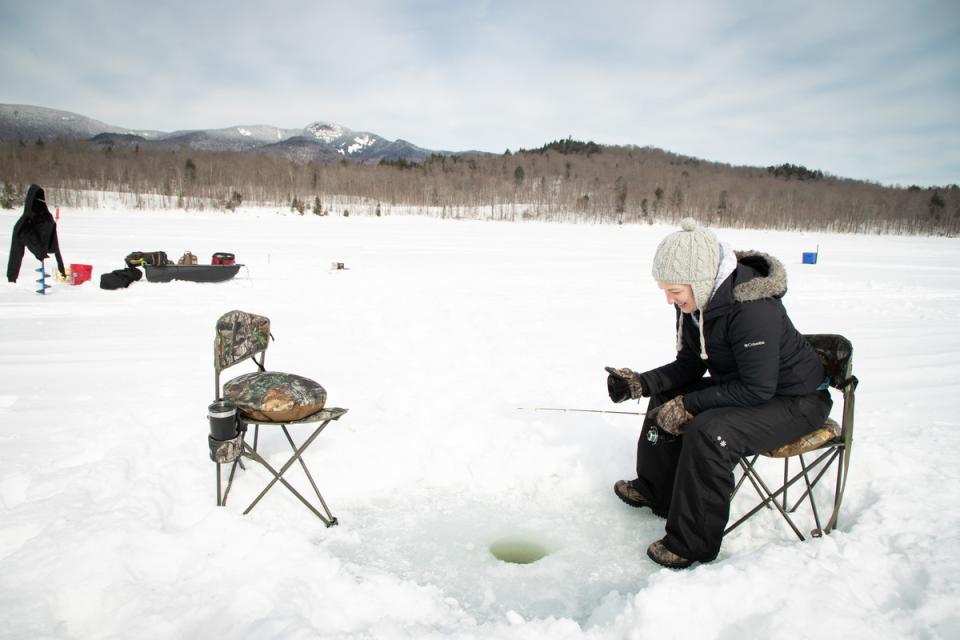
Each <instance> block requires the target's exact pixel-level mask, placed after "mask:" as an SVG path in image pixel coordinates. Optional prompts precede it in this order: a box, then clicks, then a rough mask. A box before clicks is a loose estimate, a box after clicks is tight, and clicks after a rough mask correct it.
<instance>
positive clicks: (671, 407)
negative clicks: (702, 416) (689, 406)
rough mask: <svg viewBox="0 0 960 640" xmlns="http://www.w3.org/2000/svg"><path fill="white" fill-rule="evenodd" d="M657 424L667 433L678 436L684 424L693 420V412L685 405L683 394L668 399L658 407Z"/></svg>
mask: <svg viewBox="0 0 960 640" xmlns="http://www.w3.org/2000/svg"><path fill="white" fill-rule="evenodd" d="M656 413H657V426H658V427H660V428H661V429H663V430H664V431H666V432H667V433H669V434H671V435H674V436H678V435H680V433H681V432H682V430H683V426H684V425H685V424H687V423H688V422H690V421H691V420H693V414H692V413H690V412H689V411H687V410H686V409H685V408H684V407H683V396H682V395H680V396H677V397H676V398H674V399H672V400H668V401H667V402H665V403H663V404H662V405H660V406H659V407H657V408H656Z"/></svg>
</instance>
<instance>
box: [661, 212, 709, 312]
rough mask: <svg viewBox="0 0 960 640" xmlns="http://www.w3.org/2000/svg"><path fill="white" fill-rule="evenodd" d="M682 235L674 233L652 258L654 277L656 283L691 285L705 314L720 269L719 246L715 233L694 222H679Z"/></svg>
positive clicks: (692, 220) (677, 232)
mask: <svg viewBox="0 0 960 640" xmlns="http://www.w3.org/2000/svg"><path fill="white" fill-rule="evenodd" d="M680 229H681V230H680V231H675V232H674V233H671V234H670V235H668V236H667V237H666V238H664V239H663V241H662V242H661V243H660V246H658V247H657V253H656V254H655V255H654V256H653V269H652V271H653V277H654V279H655V280H656V281H657V282H666V283H670V284H688V285H690V286H691V287H692V288H693V300H694V302H695V303H696V304H697V308H698V309H700V310H701V311H703V310H704V309H705V308H706V306H707V303H708V302H709V301H710V296H711V295H712V294H713V285H714V282H715V281H716V279H717V269H718V268H720V243H719V242H718V241H717V237H716V236H715V235H714V234H713V231H711V230H710V229H707V228H706V227H701V226H699V225H697V221H696V220H694V219H693V218H684V219H683V220H681V221H680Z"/></svg>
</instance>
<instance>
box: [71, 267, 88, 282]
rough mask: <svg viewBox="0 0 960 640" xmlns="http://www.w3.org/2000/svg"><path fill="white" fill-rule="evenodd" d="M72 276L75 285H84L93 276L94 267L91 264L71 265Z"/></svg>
mask: <svg viewBox="0 0 960 640" xmlns="http://www.w3.org/2000/svg"><path fill="white" fill-rule="evenodd" d="M70 274H71V275H70V277H71V279H72V280H73V284H83V283H84V282H86V281H87V280H89V279H90V278H91V277H92V276H93V267H92V266H91V265H89V264H71V265H70Z"/></svg>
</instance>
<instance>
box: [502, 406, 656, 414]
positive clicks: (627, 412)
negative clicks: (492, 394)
mask: <svg viewBox="0 0 960 640" xmlns="http://www.w3.org/2000/svg"><path fill="white" fill-rule="evenodd" d="M517 411H575V412H578V413H618V414H620V415H624V416H643V415H646V414H645V413H643V412H640V411H604V410H602V409H561V408H558V407H517Z"/></svg>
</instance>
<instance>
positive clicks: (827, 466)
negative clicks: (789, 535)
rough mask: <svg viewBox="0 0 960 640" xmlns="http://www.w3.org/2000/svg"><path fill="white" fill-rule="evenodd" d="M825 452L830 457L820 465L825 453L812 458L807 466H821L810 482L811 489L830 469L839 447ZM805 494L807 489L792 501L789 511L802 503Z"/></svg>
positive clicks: (813, 467) (812, 467) (792, 510)
mask: <svg viewBox="0 0 960 640" xmlns="http://www.w3.org/2000/svg"><path fill="white" fill-rule="evenodd" d="M827 453H828V454H829V456H830V458H829V459H828V460H827V461H826V462H824V463H823V464H822V465H820V463H821V462H822V461H823V460H824V458H825V457H826V456H825V455H821V456H820V457H818V458H817V459H816V460H814V461H813V463H812V464H811V465H810V466H809V467H808V469H815V468H817V466H818V465H820V466H821V467H822V468H821V469H820V471H819V472H817V475H816V477H815V478H814V479H813V482H811V483H810V488H811V489H812V488H813V487H816V486H817V485H818V484H819V483H820V480H821V479H822V478H823V476H824V475H825V474H826V473H827V471H830V465H832V464H833V461H834V459H835V458H836V457H837V456H838V455H839V449H831V450H830V451H828V452H827ZM807 495H808V490H804V492H803V493H801V494H800V497H799V498H797V501H796V502H794V503H793V507H791V508H790V513H793V512H794V511H796V510H797V507H799V506H800V503H802V502H803V501H804V500H805V499H806V497H807Z"/></svg>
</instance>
